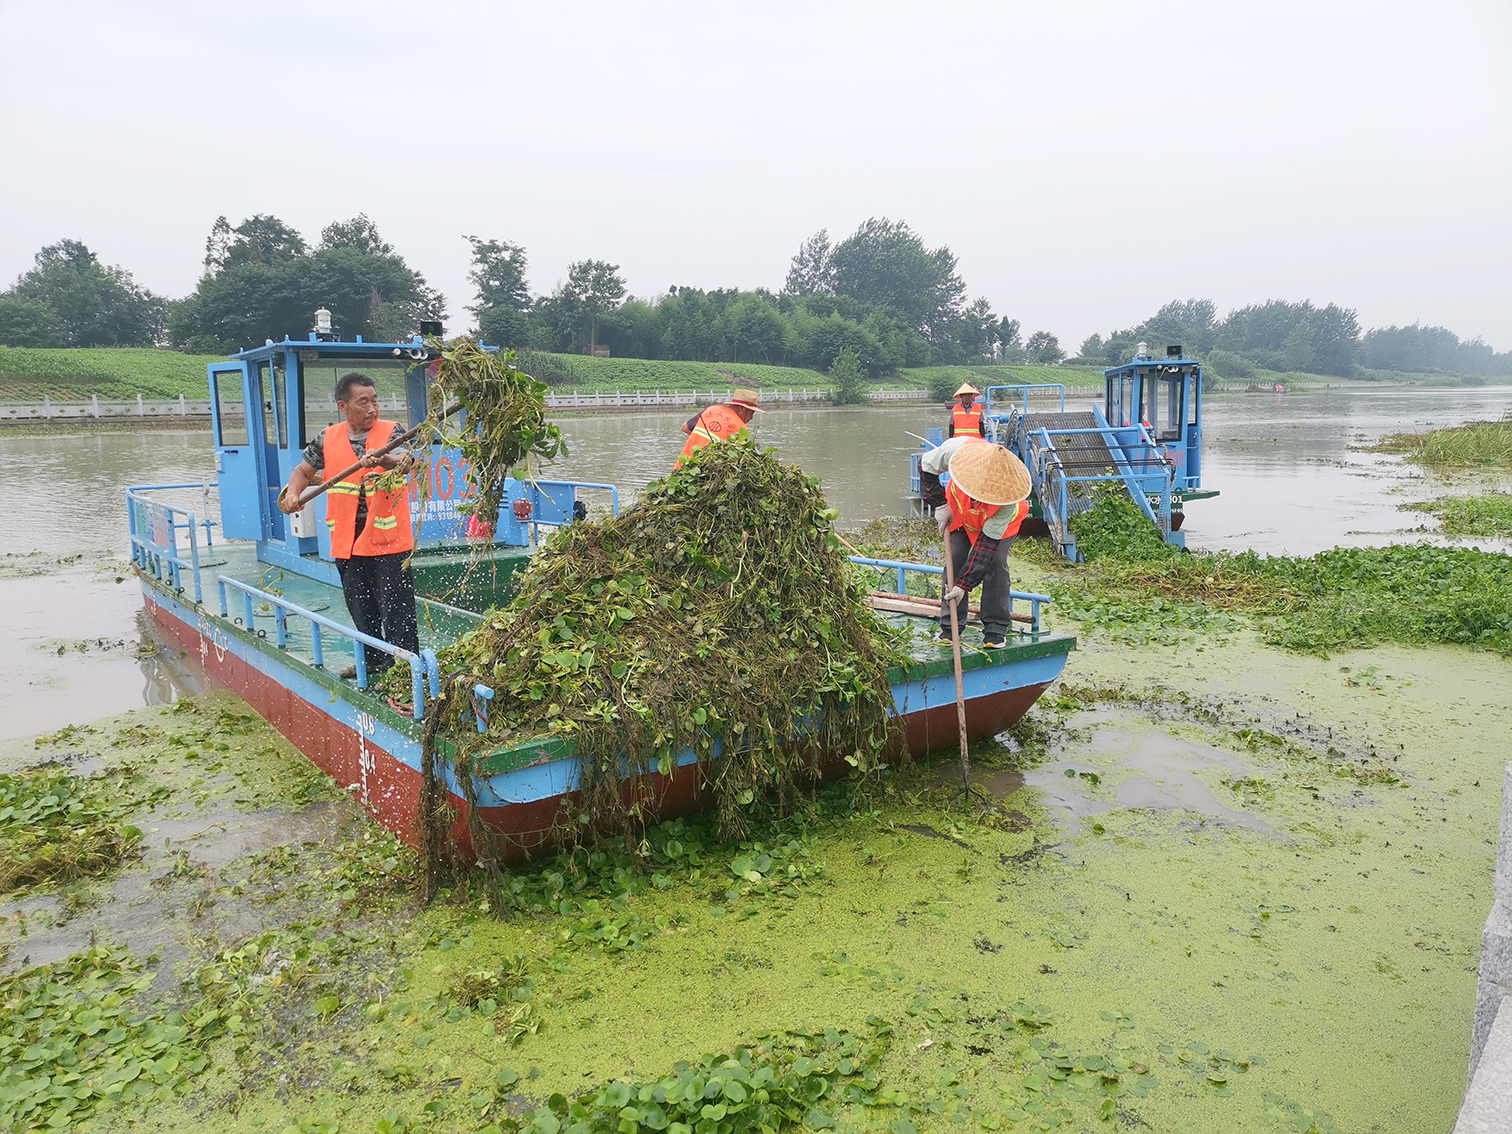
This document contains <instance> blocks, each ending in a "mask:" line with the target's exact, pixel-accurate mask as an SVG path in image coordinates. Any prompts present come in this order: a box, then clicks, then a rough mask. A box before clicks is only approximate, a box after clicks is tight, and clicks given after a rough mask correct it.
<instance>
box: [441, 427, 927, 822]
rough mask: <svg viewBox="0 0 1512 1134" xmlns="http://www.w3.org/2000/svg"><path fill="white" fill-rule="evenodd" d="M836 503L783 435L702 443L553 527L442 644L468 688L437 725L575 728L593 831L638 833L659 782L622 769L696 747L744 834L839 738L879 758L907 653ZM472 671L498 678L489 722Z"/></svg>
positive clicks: (849, 748)
mask: <svg viewBox="0 0 1512 1134" xmlns="http://www.w3.org/2000/svg"><path fill="white" fill-rule="evenodd" d="M833 518H834V513H833V511H831V510H830V509H828V508H827V507H826V506H825V502H824V497H823V495H822V493H821V492H820V489H819V482H818V480H817V479H815V478H813V477H808V476H805V475H804V474H803V472H802V471H801V470H800V469H798V468H796V467H794V466H788V465H783V464H780V463H779V462H778V461H777V460H776V458H775V457H774V456H772V454H771V453H770V452H763V451H761V450H759V449H757V448H756V447H755V446H754V445H752V444H750V443H748V442H743V441H733V440H732V441H727V442H722V443H720V444H717V445H710V446H707V447H706V448H704V449H702V450H699V451H698V452H697V453H696V454H695V456H694V457H693V458H692V459H690V460H688V461H686V462H685V463H684V464H683V466H682V468H681V469H680V470H678V471H676V472H674V473H672V474H671V475H670V476H668V477H667V478H666V479H665V480H662V481H658V482H656V483H654V484H652V485H651V486H650V487H649V488H648V489H647V490H646V492H645V493H644V494H643V496H642V497H641V499H640V501H639V502H638V503H637V504H636V505H635V506H634V507H632V508H630V509H628V510H626V511H625V512H623V513H622V514H621V515H619V516H618V517H615V518H612V519H607V520H604V521H602V522H598V523H586V522H583V523H577V524H573V525H571V526H570V527H567V528H564V529H562V530H560V531H559V532H558V533H557V534H556V535H555V536H553V537H552V539H551V540H550V542H549V543H547V545H546V546H545V548H544V549H543V550H542V551H541V553H540V554H539V555H537V556H536V557H535V558H534V560H533V561H532V563H531V566H530V568H529V569H528V571H527V572H526V573H525V575H524V576H523V577H522V578H521V579H520V580H519V584H518V597H517V598H516V599H515V600H514V602H513V603H512V604H511V605H510V606H509V607H508V608H507V609H505V610H502V611H498V612H495V613H493V614H491V615H490V616H488V617H487V618H486V619H485V621H484V622H483V623H481V624H480V625H479V626H478V628H477V629H475V630H473V631H471V632H469V633H467V634H465V635H463V636H462V637H461V638H460V639H459V640H458V642H457V643H456V645H455V646H453V647H451V648H449V649H447V650H445V651H443V652H442V655H441V662H442V666H443V668H444V670H445V672H446V673H447V675H448V688H449V689H451V690H452V691H453V692H451V693H449V694H448V695H447V699H446V701H445V703H444V704H443V705H442V707H441V711H440V713H439V714H434V715H433V720H434V721H437V722H439V723H438V724H436V725H433V727H435V728H439V729H440V730H441V731H442V732H443V733H445V734H447V735H449V736H450V737H452V738H453V739H454V740H455V742H456V743H457V745H458V746H459V748H461V749H462V750H463V754H464V759H465V758H466V754H467V752H469V751H477V750H478V749H480V748H482V747H483V746H497V745H499V744H506V745H507V744H510V743H513V742H518V741H524V740H530V739H534V738H538V737H555V738H561V739H563V740H565V741H568V742H570V743H572V744H573V745H574V746H575V749H576V752H577V755H578V756H579V758H580V760H581V761H582V773H581V775H582V802H581V805H580V808H579V814H577V815H574V816H571V817H569V824H570V823H571V821H572V820H576V822H577V824H578V826H577V828H576V830H577V832H578V833H583V832H586V831H591V830H594V829H604V828H607V829H610V830H613V831H614V832H616V833H630V832H631V831H632V829H633V828H635V827H636V826H637V825H638V824H639V823H642V822H644V820H645V817H646V815H647V814H648V813H649V810H650V808H649V804H650V802H651V801H650V800H649V799H648V798H647V797H646V796H645V794H644V791H642V790H639V789H637V790H635V791H625V790H623V789H624V787H625V786H626V785H627V784H628V783H629V781H630V780H631V778H632V777H634V776H637V775H639V774H640V773H642V772H645V771H659V772H661V773H662V774H664V775H665V774H667V773H670V772H671V771H672V770H673V768H674V766H675V762H676V761H677V759H678V757H679V755H680V754H682V753H684V752H692V753H694V754H695V755H696V756H697V758H698V759H699V760H700V761H701V762H702V763H703V770H702V775H703V776H704V779H705V782H706V783H707V784H708V785H709V787H710V789H711V791H712V794H713V797H714V799H715V800H716V802H717V811H718V814H719V817H720V821H721V823H722V824H723V826H724V828H725V830H726V831H727V832H729V833H731V834H738V833H739V832H740V831H742V830H743V829H744V828H745V826H746V824H747V822H748V819H749V817H750V815H751V814H752V811H751V809H752V808H753V807H754V806H759V805H760V804H761V802H762V801H764V800H765V799H766V798H767V797H768V796H775V797H776V802H777V806H778V808H779V810H780V809H782V808H783V807H784V806H785V805H786V804H787V802H788V801H789V800H790V798H791V795H792V793H793V790H794V788H795V786H796V785H799V784H801V783H802V782H804V781H806V780H811V779H813V778H814V777H815V776H816V774H817V771H818V766H819V763H820V761H821V760H822V759H824V758H826V757H831V756H837V757H838V756H843V757H845V758H846V759H848V760H849V761H850V763H851V764H852V765H853V766H854V767H856V768H858V769H861V770H866V769H868V768H871V767H875V766H876V764H877V762H878V759H879V757H880V755H881V754H882V752H883V750H884V748H885V746H886V744H887V743H888V740H889V714H890V712H891V708H892V693H891V687H890V685H889V683H888V680H887V668H888V666H889V664H892V663H893V662H895V661H901V660H902V658H901V656H900V655H898V654H897V653H896V650H895V646H894V644H893V637H892V633H891V631H890V630H889V629H888V627H887V625H886V624H885V623H884V622H882V621H881V620H880V619H878V618H877V617H876V616H874V615H873V614H872V613H871V611H870V610H868V609H867V608H866V607H865V606H864V605H863V604H862V603H861V601H860V591H859V588H858V587H857V585H856V584H855V583H854V582H853V581H852V580H851V577H850V574H849V572H848V570H847V565H846V562H845V559H844V557H843V556H842V555H840V554H838V553H837V552H836V551H835V546H836V544H835V541H834V537H833V534H832V532H831V530H830V521H831V520H832V519H833ZM475 683H482V684H485V685H489V686H491V687H493V689H494V690H495V692H496V696H495V698H494V700H493V702H492V707H491V709H490V713H489V726H488V734H487V737H486V738H483V739H479V738H478V737H477V734H476V732H475V731H474V726H473V720H472V703H471V698H470V695H469V693H468V691H470V690H471V689H472V688H473V686H474V684H475ZM721 751H722V752H723V755H722V757H721V758H720V759H719V760H717V761H713V760H711V759H710V758H711V757H712V756H713V755H714V754H715V753H716V752H721ZM466 782H467V781H466V780H464V784H466ZM572 833H573V831H572V829H571V827H569V830H568V834H569V835H571V834H572ZM475 837H479V838H484V839H486V838H487V837H488V836H487V835H486V834H485V833H484V832H482V831H481V830H478V831H475Z"/></svg>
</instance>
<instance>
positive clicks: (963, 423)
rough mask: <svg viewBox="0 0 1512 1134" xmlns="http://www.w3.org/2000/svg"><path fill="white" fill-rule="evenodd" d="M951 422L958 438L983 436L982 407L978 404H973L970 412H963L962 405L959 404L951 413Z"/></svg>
mask: <svg viewBox="0 0 1512 1134" xmlns="http://www.w3.org/2000/svg"><path fill="white" fill-rule="evenodd" d="M950 421H951V424H952V425H953V426H954V428H955V436H956V437H980V436H981V435H982V407H981V405H980V404H979V403H977V402H972V403H971V408H970V409H969V410H963V409H962V408H961V403H960V402H957V403H956V407H955V409H954V410H952V411H951V415H950Z"/></svg>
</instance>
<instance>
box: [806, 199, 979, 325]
mask: <svg viewBox="0 0 1512 1134" xmlns="http://www.w3.org/2000/svg"><path fill="white" fill-rule="evenodd" d="M828 274H829V278H830V281H831V287H832V289H833V290H834V292H835V293H836V294H838V295H846V296H849V297H851V298H852V299H855V300H857V301H858V302H859V303H861V304H862V306H863V307H864V308H865V309H866V310H868V311H870V310H872V309H874V308H878V307H890V308H892V309H893V310H894V311H897V312H898V313H899V314H900V315H902V316H903V317H904V318H905V319H907V320H908V321H909V323H910V324H912V325H913V326H914V327H916V328H918V330H919V331H921V332H922V333H923V334H924V336H925V337H926V338H928V339H929V340H930V342H931V343H934V342H936V341H937V340H938V339H941V338H943V337H944V336H945V335H946V334H947V333H948V330H949V328H950V326H951V324H952V323H953V322H954V321H955V320H957V319H959V318H960V316H961V314H962V310H963V307H964V304H965V297H966V284H965V283H964V282H963V281H962V280H961V277H960V276H959V275H958V274H957V273H956V258H955V255H954V253H952V252H951V251H950V249H949V248H948V247H945V246H943V245H942V246H941V247H939V248H936V249H933V250H931V249H928V248H925V247H924V242H923V241H922V240H921V239H920V238H919V237H918V235H917V234H916V233H915V232H914V231H913V230H912V229H911V228H909V227H908V225H907V224H905V223H904V222H902V221H890V220H888V219H887V218H885V217H882V218H877V217H872V218H870V219H869V220H867V221H865V222H864V223H863V224H862V225H861V227H860V228H858V229H857V230H856V231H855V232H854V233H853V234H852V235H850V236H848V237H846V238H845V239H844V240H842V241H841V242H840V243H839V244H837V245H835V247H834V249H833V250H832V251H831V252H830V254H829V261H828Z"/></svg>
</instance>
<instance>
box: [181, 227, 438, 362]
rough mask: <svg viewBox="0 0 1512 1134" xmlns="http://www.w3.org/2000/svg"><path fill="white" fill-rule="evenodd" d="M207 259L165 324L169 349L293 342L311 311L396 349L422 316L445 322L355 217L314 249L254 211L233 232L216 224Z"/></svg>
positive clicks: (421, 281) (415, 279) (419, 282)
mask: <svg viewBox="0 0 1512 1134" xmlns="http://www.w3.org/2000/svg"><path fill="white" fill-rule="evenodd" d="M205 262H206V265H207V270H206V272H205V275H204V276H203V277H201V279H200V282H199V284H198V286H197V287H196V288H195V290H194V292H193V293H192V294H191V295H189V296H188V297H187V298H185V299H184V300H182V301H181V302H179V303H177V304H175V305H174V309H173V311H172V314H171V315H170V317H169V328H168V329H169V337H170V339H171V340H172V341H173V343H174V345H176V346H186V347H189V348H191V349H194V350H199V351H204V352H206V353H216V352H229V351H234V350H237V349H239V348H241V347H246V346H249V345H251V344H254V343H260V342H262V341H264V340H265V339H281V338H283V337H284V336H285V335H288V336H290V337H291V338H297V337H300V336H302V335H303V334H304V333H305V332H306V331H307V330H308V328H309V327H310V325H311V323H312V321H313V320H314V317H315V310H316V308H319V307H325V308H327V309H328V310H329V311H330V312H331V322H332V324H333V325H334V326H335V327H336V328H337V329H338V330H339V331H340V333H341V334H342V336H343V337H346V338H351V337H354V336H356V335H362V336H363V337H364V338H365V339H368V340H369V341H374V342H391V341H401V342H402V341H404V340H405V339H407V338H409V337H410V336H411V335H413V334H414V333H415V332H416V331H418V330H419V324H420V320H421V319H443V318H445V307H446V300H445V297H444V296H442V295H440V294H439V293H438V292H436V291H435V290H433V289H432V288H431V287H430V286H429V285H427V284H426V282H425V277H424V276H422V275H421V274H420V273H419V272H417V271H415V270H414V269H412V268H410V267H409V266H408V265H407V264H406V263H405V262H404V259H403V257H401V256H399V255H398V253H396V252H394V251H393V249H392V246H391V245H389V244H388V243H386V242H385V241H384V240H383V239H382V237H381V236H379V234H378V231H377V229H376V227H375V226H374V225H373V223H372V222H371V221H370V220H368V218H367V217H366V216H363V215H361V214H359V215H358V216H356V217H354V218H353V219H352V220H350V221H340V222H337V223H335V224H332V225H328V226H327V227H326V229H325V230H324V232H323V233H322V236H321V244H320V247H319V248H317V249H316V250H314V251H313V252H312V251H310V250H309V247H308V246H307V245H306V243H305V241H304V238H303V237H301V236H300V234H299V233H298V232H296V231H294V230H293V229H292V228H290V227H289V226H288V225H286V224H284V223H283V222H282V221H280V220H279V219H278V218H277V217H271V216H266V215H263V214H259V215H257V216H254V217H251V218H249V219H248V220H246V221H243V222H242V223H241V224H240V225H238V226H236V227H235V228H232V227H231V226H230V224H229V223H228V222H227V221H226V219H225V218H224V217H221V218H220V219H219V220H217V221H216V222H215V226H214V228H212V230H211V233H210V238H209V240H207V241H206V251H205Z"/></svg>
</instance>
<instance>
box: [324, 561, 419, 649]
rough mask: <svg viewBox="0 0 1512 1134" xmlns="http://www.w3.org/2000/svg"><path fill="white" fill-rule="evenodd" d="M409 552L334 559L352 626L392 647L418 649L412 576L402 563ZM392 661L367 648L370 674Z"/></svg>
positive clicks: (413, 580) (413, 579)
mask: <svg viewBox="0 0 1512 1134" xmlns="http://www.w3.org/2000/svg"><path fill="white" fill-rule="evenodd" d="M409 554H410V553H409V552H407V551H396V552H394V553H393V554H392V555H354V556H352V557H351V558H350V559H338V560H336V570H337V571H338V572H340V574H341V594H342V597H343V598H345V599H346V608H347V613H349V614H350V615H351V616H352V625H353V626H355V627H357V629H358V630H361V631H362V632H363V633H364V634H369V635H371V636H372V637H374V638H382V639H383V640H384V641H385V642H387V643H389V644H390V645H391V646H398V647H399V648H400V649H401V650H409V651H410V653H412V654H418V653H419V652H420V629H419V627H418V626H417V625H416V623H415V576H414V575H413V574H411V572H410V569H409V568H408V567H407V566H405V563H404V561H405V560H406V559H408V558H409ZM393 664H394V659H393V657H392V656H391V655H389V654H385V653H382V652H380V651H378V650H368V651H367V668H368V672H369V673H382V672H383V671H384V670H386V669H387V668H388V667H389V666H391V665H393Z"/></svg>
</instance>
